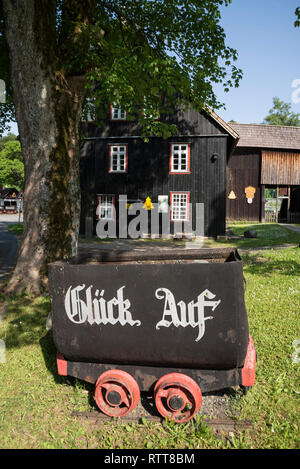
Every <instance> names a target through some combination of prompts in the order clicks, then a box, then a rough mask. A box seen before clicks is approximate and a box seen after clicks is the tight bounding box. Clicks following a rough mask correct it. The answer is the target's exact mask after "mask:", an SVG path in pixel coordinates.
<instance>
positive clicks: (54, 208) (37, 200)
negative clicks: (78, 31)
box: [3, 0, 85, 293]
mask: <svg viewBox="0 0 300 469" xmlns="http://www.w3.org/2000/svg"><path fill="white" fill-rule="evenodd" d="M55 6H56V2H55V0H52V1H49V0H48V1H44V0H40V1H38V0H3V9H4V17H5V34H6V40H7V44H8V49H9V57H10V67H11V70H10V76H11V81H12V89H13V99H14V105H15V110H16V117H17V122H18V127H19V134H20V141H21V147H22V154H23V158H24V166H25V189H24V234H23V239H22V244H21V247H20V251H19V256H18V259H17V265H16V268H15V271H14V274H13V276H12V278H11V280H10V282H9V285H8V288H7V291H8V292H16V291H20V290H23V289H24V288H25V289H26V290H27V291H31V292H35V293H38V292H40V290H41V287H42V286H43V285H45V284H46V283H47V264H48V263H49V262H53V261H55V260H57V259H62V258H67V257H70V256H73V255H75V254H76V253H77V245H78V232H79V216H80V178H79V157H80V151H79V122H80V116H81V108H82V103H83V99H84V90H85V76H84V74H82V75H78V76H76V75H74V74H69V75H66V74H65V73H63V72H58V67H57V56H56V33H55V27H56V22H55V15H56V10H55Z"/></svg>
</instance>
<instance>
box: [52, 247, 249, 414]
mask: <svg viewBox="0 0 300 469" xmlns="http://www.w3.org/2000/svg"><path fill="white" fill-rule="evenodd" d="M49 285H50V293H51V297H52V334H53V340H54V343H55V345H56V348H57V350H58V371H59V373H60V374H63V375H70V376H75V377H77V378H79V379H83V380H85V381H89V382H93V383H96V384H97V382H98V380H99V379H100V378H99V377H101V376H102V375H103V374H105V373H109V370H120V372H121V373H122V372H123V373H125V374H126V376H127V375H128V376H130V377H132V378H133V379H134V380H135V382H136V383H137V385H138V388H139V390H141V391H148V390H150V389H153V388H154V389H155V386H156V385H157V382H160V380H163V379H164V376H166V375H170V376H172V379H173V378H174V379H175V378H176V379H175V382H176V383H175V385H173V387H172V389H173V388H174V386H175V388H176V389H178V386H179V389H181V391H180V392H184V393H185V394H183V395H182V398H183V399H184V397H183V396H187V395H189V396H190V394H188V391H182V389H184V390H185V389H186V387H188V389H189V386H190V384H189V380H190V382H191V383H195V386H197V390H196V388H195V389H194V391H193V390H192V391H191V390H190V391H189V392H190V393H191V394H193V393H194V394H197V392H199V391H200V393H201V392H208V391H213V390H217V389H223V388H227V387H230V386H236V385H241V386H244V387H249V386H252V385H253V384H254V376H255V348H254V345H253V341H252V339H251V336H249V329H248V319H247V312H246V307H245V301H244V278H243V267H242V262H241V259H240V256H239V254H238V252H237V251H236V250H228V249H224V250H221V249H218V250H210V249H203V250H197V251H194V250H179V249H178V250H170V251H168V250H165V251H155V252H142V251H141V252H126V251H125V252H119V253H115V252H108V251H107V252H99V254H98V257H97V258H95V257H93V258H89V259H88V258H74V259H70V260H68V261H62V262H56V263H52V264H50V265H49ZM180 376H185V379H186V380H188V384H187V383H186V384H181V385H180V384H178V382H177V381H176V380H177V379H179V381H180V379H181V378H180ZM178 377H179V378H178ZM116 379H117V381H118V379H119V378H116ZM129 379H131V378H129ZM174 379H173V381H174ZM109 382H111V381H109ZM173 384H174V383H173ZM100 385H101V386H102V384H101V383H100ZM105 386H106V387H105ZM192 386H194V385H192ZM103 387H104V388H105V389H107V385H106V384H105V385H103ZM125 387H126V385H125ZM165 387H166V388H167V389H168V393H169V394H170V392H171V391H169V389H171V388H170V386H167V385H165ZM101 389H102V388H101ZM113 389H115V388H113ZM160 389H161V388H159V391H158V395H159V392H161V391H160ZM102 391H103V389H102ZM102 391H101V392H102ZM103 392H104V391H103ZM180 392H179V391H178V392H177V394H176V393H175V395H173V394H174V393H173V394H172V399H173V401H174V399H175V397H176V398H178V396H179V395H180ZM110 394H111V395H114V393H113V391H111V393H110ZM162 396H163V398H162V400H164V398H165V391H162ZM174 396H175V397H174ZM101 399H102V395H101ZM172 399H171V397H170V399H169V400H172ZM187 399H188V402H189V398H187ZM158 400H159V399H158ZM175 400H176V399H175ZM173 401H172V402H173ZM106 404H108V402H106ZM106 404H105V405H106ZM113 409H115V407H114V406H113ZM102 410H103V409H102ZM112 415H114V414H112Z"/></svg>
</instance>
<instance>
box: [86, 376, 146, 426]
mask: <svg viewBox="0 0 300 469" xmlns="http://www.w3.org/2000/svg"><path fill="white" fill-rule="evenodd" d="M139 400H140V389H139V387H138V384H137V382H136V380H135V379H134V378H133V377H132V376H131V375H130V374H129V373H126V371H121V370H108V371H105V372H104V373H103V374H102V375H101V376H100V377H99V378H98V380H97V382H96V387H95V401H96V404H97V406H98V407H99V409H100V410H101V411H102V412H103V413H104V414H106V415H109V417H123V416H124V415H126V414H128V413H129V412H131V411H132V410H133V409H135V408H136V406H137V405H138V403H139Z"/></svg>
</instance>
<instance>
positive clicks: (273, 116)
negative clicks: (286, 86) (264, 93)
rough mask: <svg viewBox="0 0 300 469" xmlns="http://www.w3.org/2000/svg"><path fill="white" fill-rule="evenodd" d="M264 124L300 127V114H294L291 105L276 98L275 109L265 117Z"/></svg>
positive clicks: (274, 101)
mask: <svg viewBox="0 0 300 469" xmlns="http://www.w3.org/2000/svg"><path fill="white" fill-rule="evenodd" d="M263 124H269V125H291V126H295V127H300V114H296V113H293V112H292V109H291V105H290V104H288V103H285V102H284V101H281V100H280V99H279V98H277V97H275V98H273V107H272V109H270V111H269V114H268V115H267V116H266V117H265V119H264V121H263Z"/></svg>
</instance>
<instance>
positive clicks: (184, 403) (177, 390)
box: [154, 373, 202, 423]
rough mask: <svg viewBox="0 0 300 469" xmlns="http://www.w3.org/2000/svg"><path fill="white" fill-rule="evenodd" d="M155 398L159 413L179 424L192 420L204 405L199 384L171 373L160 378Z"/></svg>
mask: <svg viewBox="0 0 300 469" xmlns="http://www.w3.org/2000/svg"><path fill="white" fill-rule="evenodd" d="M154 398H155V404H156V407H157V410H158V412H159V413H160V414H161V415H162V416H163V417H164V418H165V417H168V418H169V419H170V420H174V421H175V422H178V423H184V422H187V421H188V420H190V419H191V418H192V417H193V416H194V415H195V413H196V412H197V411H198V410H199V409H200V407H201V404H202V393H201V389H200V388H199V386H198V384H197V383H196V382H195V381H194V380H193V379H192V378H190V377H189V376H187V375H184V374H182V373H169V374H167V375H165V376H163V377H162V378H160V379H159V380H158V381H157V383H156V385H155V388H154Z"/></svg>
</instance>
